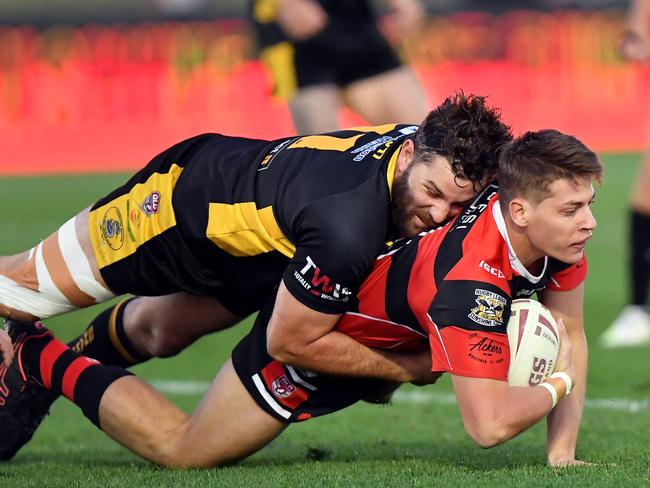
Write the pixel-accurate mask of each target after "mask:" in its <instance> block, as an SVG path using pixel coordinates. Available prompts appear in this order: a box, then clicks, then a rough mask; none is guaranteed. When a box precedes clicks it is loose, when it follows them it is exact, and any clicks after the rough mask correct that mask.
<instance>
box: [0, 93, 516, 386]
mask: <svg viewBox="0 0 650 488" xmlns="http://www.w3.org/2000/svg"><path fill="white" fill-rule="evenodd" d="M510 139H511V135H510V131H509V129H508V127H507V126H505V125H504V124H503V123H502V122H501V121H500V118H499V114H498V112H497V111H495V110H494V109H491V108H488V107H486V105H485V103H484V99H483V98H481V97H475V96H469V97H466V96H464V95H462V94H459V95H456V96H454V97H451V98H449V99H447V100H446V101H445V102H444V103H443V104H441V106H440V107H438V108H437V109H436V110H434V111H432V112H431V113H430V114H429V115H428V117H427V119H426V120H425V121H424V122H423V123H422V125H421V126H420V127H419V128H418V127H417V126H407V125H394V124H391V125H385V126H380V127H365V128H357V129H349V130H343V131H339V132H334V133H331V134H326V135H315V136H304V137H294V138H286V139H282V140H277V141H261V140H250V139H243V138H235V137H224V136H220V135H215V134H207V135H203V136H199V137H195V138H193V139H190V140H187V141H184V142H181V143H180V144H178V145H176V146H174V147H172V148H171V149H169V150H167V151H165V152H163V153H162V154H161V155H159V156H157V157H156V158H154V160H153V161H152V162H151V163H149V165H148V166H146V167H145V168H144V169H143V170H142V171H140V172H139V173H137V174H136V175H135V176H133V177H132V178H131V179H130V180H129V182H127V183H126V185H124V186H122V187H120V188H118V189H116V190H115V191H113V192H112V193H111V194H109V195H108V196H107V197H105V198H103V199H101V200H99V201H98V202H97V203H95V204H94V205H93V206H92V207H91V208H90V209H86V210H84V211H82V212H81V213H80V214H78V215H77V216H76V217H74V218H73V219H71V220H70V221H68V222H67V223H66V224H64V225H63V226H62V227H61V228H60V229H59V230H58V231H57V232H56V233H54V234H53V235H51V236H50V237H49V238H47V239H46V240H45V241H43V242H42V243H41V244H39V245H38V246H36V247H35V248H33V249H32V250H30V251H26V252H24V253H22V254H18V255H15V256H10V257H2V258H0V315H2V316H5V317H9V318H17V319H27V320H31V319H35V318H45V317H49V316H52V315H56V314H60V313H64V312H66V311H70V310H74V309H77V308H80V307H85V306H88V305H90V304H93V303H97V302H101V301H104V300H107V299H109V298H112V297H114V296H116V295H121V294H125V293H131V294H134V295H147V296H148V297H145V298H139V299H137V300H134V301H131V302H129V303H128V304H126V305H124V304H120V305H117V306H116V307H112V308H111V310H110V311H107V312H105V313H103V314H101V315H100V316H99V317H97V319H96V320H94V321H93V325H92V326H91V327H90V328H89V330H88V331H87V333H85V334H82V335H81V336H80V338H79V341H77V343H76V344H75V348H76V349H77V350H79V351H83V352H84V353H85V354H87V355H89V356H91V357H94V358H97V359H98V360H100V361H102V362H110V363H112V364H121V365H124V366H127V365H131V364H135V363H139V362H142V361H144V360H146V359H148V358H150V357H152V356H158V357H165V356H170V355H173V354H176V353H178V352H179V351H180V350H182V349H183V348H184V347H186V346H187V345H189V344H191V343H192V342H193V341H194V340H196V339H197V338H198V337H200V336H202V335H204V334H206V333H209V332H214V331H218V330H222V329H224V328H227V327H230V326H232V325H233V324H235V323H237V322H239V321H240V320H241V319H242V318H243V317H246V316H248V315H250V314H251V313H253V312H255V311H257V310H259V308H260V306H261V304H262V303H263V302H264V301H265V300H266V299H267V297H268V296H269V295H270V294H271V293H272V292H273V290H274V288H275V287H277V285H278V283H281V284H280V292H279V294H278V299H277V301H276V304H275V310H274V313H273V316H272V318H271V321H272V323H274V324H276V325H275V327H274V328H273V332H272V334H274V336H275V339H276V340H277V342H278V343H280V344H287V348H286V349H283V350H278V351H276V353H277V354H278V359H287V358H291V361H292V363H293V364H296V365H297V366H301V367H305V368H311V369H315V370H319V371H323V372H329V373H334V374H339V373H341V374H355V375H374V376H377V377H383V378H387V379H394V380H398V381H409V380H412V379H415V378H417V377H419V376H420V375H421V374H422V369H421V368H420V367H419V364H420V362H417V361H414V360H413V359H409V357H408V356H404V357H403V358H397V357H396V356H395V355H391V354H389V353H386V354H382V355H380V354H376V353H373V352H371V351H369V350H368V349H367V348H364V347H361V346H360V345H359V344H357V343H356V342H354V341H352V340H349V339H347V340H345V338H342V337H338V336H335V335H330V334H329V332H330V331H331V330H332V329H333V328H334V326H335V324H336V321H337V319H338V317H339V316H340V314H341V313H343V312H345V311H346V310H347V309H348V308H349V306H350V303H351V301H350V298H351V297H354V295H355V294H356V292H357V291H358V287H359V285H360V284H361V281H362V280H363V278H365V276H367V274H368V273H369V272H370V269H371V267H372V263H373V261H374V259H375V257H376V256H377V255H378V254H379V253H380V252H381V250H382V249H383V246H384V243H385V242H386V241H387V240H389V239H392V238H395V237H399V236H411V235H415V234H417V232H419V231H421V230H424V229H425V228H429V227H432V226H435V225H440V224H442V223H443V222H445V221H447V220H448V219H449V218H450V217H452V216H454V215H456V214H457V213H458V212H459V211H460V209H461V208H462V207H463V205H464V204H466V203H467V202H468V201H471V200H472V199H473V198H474V197H475V196H476V194H477V193H478V191H479V190H480V189H481V188H484V187H485V185H486V183H487V181H489V180H490V179H492V178H493V177H494V174H495V172H496V167H497V151H498V149H499V147H501V145H502V144H504V143H505V142H508V141H509V140H510ZM111 319H114V321H113V322H112V323H113V325H114V327H113V328H111V329H110V330H109V322H110V320H111ZM178 324H183V325H182V327H179V326H178ZM345 357H354V358H355V361H348V362H344V360H343V358H345ZM400 361H401V363H400Z"/></svg>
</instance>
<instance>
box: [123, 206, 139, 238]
mask: <svg viewBox="0 0 650 488" xmlns="http://www.w3.org/2000/svg"><path fill="white" fill-rule="evenodd" d="M126 214H127V216H128V218H127V219H126V231H127V233H128V235H129V239H131V242H135V235H134V234H133V229H134V228H135V229H137V228H138V227H140V222H141V219H142V212H141V211H140V207H139V206H138V205H137V204H135V202H134V203H131V200H127V201H126Z"/></svg>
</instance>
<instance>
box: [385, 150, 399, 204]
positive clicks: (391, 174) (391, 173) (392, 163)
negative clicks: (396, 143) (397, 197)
mask: <svg viewBox="0 0 650 488" xmlns="http://www.w3.org/2000/svg"><path fill="white" fill-rule="evenodd" d="M401 150H402V148H401V147H398V148H397V149H396V150H395V152H394V153H393V155H392V156H391V157H390V160H389V161H388V168H386V181H387V182H388V191H389V192H390V194H391V197H392V195H393V180H395V169H396V168H397V158H398V157H399V153H400V151H401Z"/></svg>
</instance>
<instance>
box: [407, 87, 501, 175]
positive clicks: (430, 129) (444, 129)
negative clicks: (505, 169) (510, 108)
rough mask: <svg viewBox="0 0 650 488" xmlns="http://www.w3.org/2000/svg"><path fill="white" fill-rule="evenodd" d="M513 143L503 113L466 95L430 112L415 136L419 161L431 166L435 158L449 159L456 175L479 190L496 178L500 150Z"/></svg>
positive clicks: (417, 159) (458, 95)
mask: <svg viewBox="0 0 650 488" xmlns="http://www.w3.org/2000/svg"><path fill="white" fill-rule="evenodd" d="M510 141H512V133H511V132H510V127H508V126H507V125H506V124H504V123H503V122H502V121H501V112H500V111H499V110H498V109H496V108H492V107H488V106H487V105H486V103H485V97H482V96H478V95H465V94H464V93H462V92H459V93H456V94H455V95H453V96H451V97H448V98H447V99H446V100H445V101H444V102H442V104H440V106H439V107H438V108H436V109H435V110H432V111H431V112H429V114H428V115H427V118H426V119H424V122H422V124H420V127H419V129H418V130H417V132H416V133H415V135H414V136H413V143H414V145H415V160H416V161H421V162H425V163H426V162H429V161H430V160H431V157H432V156H433V155H434V154H438V155H440V156H444V157H447V158H449V159H450V161H451V169H452V171H453V172H454V175H456V177H458V178H464V179H467V180H470V181H472V182H473V183H474V184H475V186H478V185H480V183H482V182H483V181H484V180H490V179H492V178H494V176H495V175H496V172H497V169H498V164H499V163H498V159H499V158H498V153H499V149H500V148H501V146H503V145H504V144H506V143H507V142H510Z"/></svg>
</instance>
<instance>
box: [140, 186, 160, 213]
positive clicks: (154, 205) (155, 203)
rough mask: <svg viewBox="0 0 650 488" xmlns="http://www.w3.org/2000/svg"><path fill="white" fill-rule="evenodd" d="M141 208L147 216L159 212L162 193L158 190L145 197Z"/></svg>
mask: <svg viewBox="0 0 650 488" xmlns="http://www.w3.org/2000/svg"><path fill="white" fill-rule="evenodd" d="M140 208H141V209H142V211H143V212H144V214H145V215H146V216H147V217H151V216H152V215H153V214H157V213H158V210H159V209H160V193H159V192H157V191H152V192H151V193H149V195H147V196H146V197H145V198H144V200H143V202H142V205H140Z"/></svg>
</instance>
